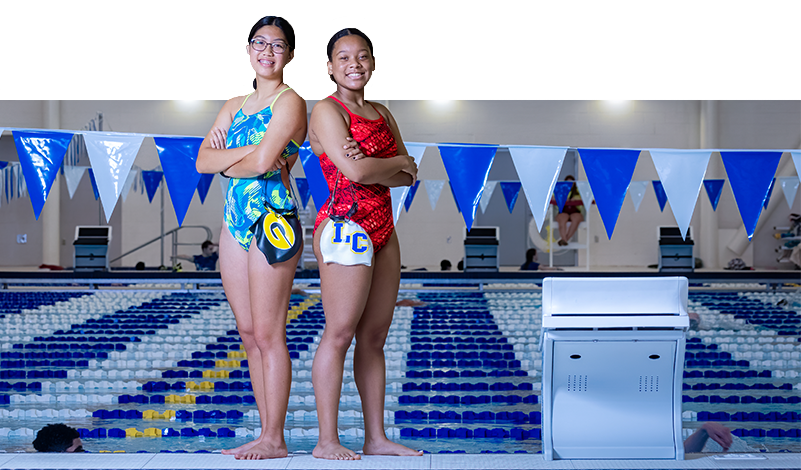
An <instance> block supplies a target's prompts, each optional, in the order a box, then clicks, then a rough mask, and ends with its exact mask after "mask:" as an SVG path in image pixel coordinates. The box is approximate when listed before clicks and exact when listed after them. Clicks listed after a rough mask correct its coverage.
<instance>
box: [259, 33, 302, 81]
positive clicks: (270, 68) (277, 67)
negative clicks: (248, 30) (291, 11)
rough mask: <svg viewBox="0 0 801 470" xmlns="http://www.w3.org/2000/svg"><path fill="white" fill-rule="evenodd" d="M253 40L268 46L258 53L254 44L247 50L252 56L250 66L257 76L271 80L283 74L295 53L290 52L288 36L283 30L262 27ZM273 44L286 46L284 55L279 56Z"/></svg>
mask: <svg viewBox="0 0 801 470" xmlns="http://www.w3.org/2000/svg"><path fill="white" fill-rule="evenodd" d="M253 40H257V41H260V42H262V43H264V44H266V45H267V46H266V48H265V49H264V50H263V51H257V50H256V48H255V47H253V45H252V43H251V44H248V46H247V50H248V54H249V55H250V65H251V66H252V67H253V70H255V71H256V75H258V76H260V77H264V78H270V77H273V76H275V75H276V74H280V73H281V72H283V69H284V66H285V65H286V64H288V63H289V61H290V60H292V57H294V51H290V50H289V46H288V43H287V39H286V36H284V33H283V31H281V28H279V27H277V26H262V27H261V28H259V30H258V31H256V34H254V35H253ZM271 44H280V45H282V46H284V52H283V54H277V53H276V50H275V49H276V48H274V47H272V46H271Z"/></svg>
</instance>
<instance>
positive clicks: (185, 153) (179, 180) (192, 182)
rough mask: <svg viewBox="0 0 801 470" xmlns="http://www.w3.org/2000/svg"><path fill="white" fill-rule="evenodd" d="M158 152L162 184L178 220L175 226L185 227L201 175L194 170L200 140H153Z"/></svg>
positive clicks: (162, 138)
mask: <svg viewBox="0 0 801 470" xmlns="http://www.w3.org/2000/svg"><path fill="white" fill-rule="evenodd" d="M153 141H154V142H155V144H156V150H158V152H159V160H160V161H161V169H162V171H164V182H165V183H167V189H168V190H169V191H170V199H171V200H172V208H173V209H174V210H175V217H176V218H177V219H178V226H180V225H181V224H183V223H184V217H186V211H187V210H188V209H189V204H191V203H192V196H194V194H195V190H197V183H198V181H200V173H198V172H197V169H195V164H196V162H197V153H198V151H199V150H200V144H202V143H203V138H202V137H153Z"/></svg>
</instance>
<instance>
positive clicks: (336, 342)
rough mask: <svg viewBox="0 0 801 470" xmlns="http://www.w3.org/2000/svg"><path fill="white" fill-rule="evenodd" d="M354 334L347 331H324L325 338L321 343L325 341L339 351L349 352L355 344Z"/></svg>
mask: <svg viewBox="0 0 801 470" xmlns="http://www.w3.org/2000/svg"><path fill="white" fill-rule="evenodd" d="M353 337H354V332H353V331H350V330H347V329H338V330H329V329H328V328H326V329H325V330H323V337H322V338H321V339H320V342H323V341H325V342H326V343H328V345H329V346H332V347H333V348H335V349H337V350H341V349H344V350H347V349H348V348H349V347H350V345H351V343H352V342H353Z"/></svg>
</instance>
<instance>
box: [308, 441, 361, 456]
mask: <svg viewBox="0 0 801 470" xmlns="http://www.w3.org/2000/svg"><path fill="white" fill-rule="evenodd" d="M312 455H313V456H315V457H316V458H318V459H327V460H361V458H362V456H361V455H359V454H357V453H356V452H353V451H352V450H350V449H348V448H347V447H344V446H342V444H340V443H339V442H331V443H328V444H324V443H321V442H318V443H317V446H316V447H315V448H314V450H313V451H312Z"/></svg>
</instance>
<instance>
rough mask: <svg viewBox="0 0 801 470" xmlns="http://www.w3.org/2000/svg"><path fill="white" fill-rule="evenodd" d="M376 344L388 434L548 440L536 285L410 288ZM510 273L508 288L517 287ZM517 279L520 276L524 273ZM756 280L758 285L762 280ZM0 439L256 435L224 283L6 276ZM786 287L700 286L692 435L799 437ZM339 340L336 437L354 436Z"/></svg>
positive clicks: (765, 445) (296, 308) (300, 344)
mask: <svg viewBox="0 0 801 470" xmlns="http://www.w3.org/2000/svg"><path fill="white" fill-rule="evenodd" d="M404 287H407V289H404V290H403V291H402V292H401V294H400V298H403V299H415V300H420V301H422V302H425V303H426V304H427V305H426V306H421V307H397V308H396V312H395V318H394V321H393V324H392V328H391V330H390V334H389V338H388V341H387V345H386V348H385V355H386V360H387V398H386V402H385V403H386V412H385V423H386V427H387V433H388V435H389V437H390V438H393V439H396V440H399V441H400V442H402V443H404V444H406V445H408V446H410V447H413V448H419V449H424V450H426V451H428V452H432V453H437V452H470V453H478V452H498V451H501V452H537V451H539V450H540V449H541V435H540V430H541V423H540V416H541V415H540V387H541V371H542V364H541V360H542V358H541V355H540V353H539V351H538V349H539V329H540V325H541V318H540V316H541V295H540V293H539V291H538V290H537V289H535V288H534V287H535V286H533V285H530V286H525V285H522V286H521V285H516V286H510V285H507V284H501V283H498V284H494V285H493V284H490V285H488V286H487V288H486V289H483V290H481V291H476V290H475V289H469V288H459V287H454V288H443V287H437V288H433V289H432V288H422V287H420V288H418V287H416V286H409V285H405V286H404ZM511 287H515V288H511ZM521 287H523V288H521ZM763 289H764V288H763ZM307 290H308V292H309V293H310V294H311V295H310V296H308V297H301V296H293V297H292V301H291V305H290V312H289V324H288V326H287V341H288V345H289V349H290V355H291V357H292V365H293V372H292V374H293V383H292V393H291V398H290V403H289V411H288V414H287V422H286V428H285V434H286V438H287V444H288V446H289V449H290V451H291V452H303V451H306V452H310V451H311V449H312V448H313V447H314V444H315V443H316V431H317V429H316V428H317V421H316V412H315V406H314V394H313V390H312V386H311V361H312V358H313V356H314V351H315V349H316V345H317V343H318V342H319V336H320V333H321V332H322V329H323V327H324V316H323V310H322V305H321V303H320V298H319V295H318V294H315V293H314V288H308V287H307ZM0 305H2V306H3V307H2V309H0V315H2V317H1V318H0V324H2V327H3V328H2V333H0V354H1V355H2V358H1V359H2V365H1V366H0V374H2V375H0V443H2V446H1V447H2V448H4V449H7V450H9V451H14V450H21V449H25V448H29V447H30V442H31V441H32V439H33V435H34V433H35V431H36V430H38V429H39V428H41V427H42V426H44V425H45V424H47V423H51V422H66V423H67V424H69V425H71V426H74V427H76V428H79V430H80V431H81V433H82V436H83V440H84V443H85V447H86V448H87V449H90V450H94V451H101V450H106V451H118V450H124V451H126V452H137V451H147V452H159V451H172V452H175V451H187V452H196V451H214V450H218V449H221V448H229V447H234V446H236V445H239V444H241V443H244V442H246V441H248V440H250V439H252V436H253V435H256V434H258V432H259V429H258V427H259V421H258V413H257V411H256V407H255V404H254V403H253V399H252V397H251V395H250V391H249V376H248V374H247V363H246V360H247V359H246V356H245V354H244V351H243V350H242V349H241V345H240V342H239V337H238V334H237V332H236V326H235V322H234V319H233V315H232V314H231V312H230V308H229V307H228V304H227V302H226V301H225V296H224V294H223V293H222V291H221V290H217V289H213V288H212V289H203V290H193V291H190V290H181V289H177V290H176V289H162V288H154V287H149V288H141V286H133V287H129V288H120V289H101V290H68V289H67V290H59V291H53V290H48V291H47V292H46V293H40V292H34V291H26V290H12V291H8V290H7V291H0ZM799 309H801V295H800V294H799V293H798V292H797V291H796V292H749V291H747V290H740V291H730V290H716V289H709V288H705V289H693V290H692V291H691V293H690V311H695V312H696V313H698V314H699V315H700V317H701V329H699V330H697V331H692V332H690V334H689V336H688V343H687V351H686V357H685V380H684V392H683V401H684V407H683V418H684V428H685V434H689V433H690V432H692V430H694V429H695V428H697V427H698V426H700V424H701V423H702V422H703V421H707V420H713V421H722V422H724V423H725V424H726V425H727V426H729V427H730V428H731V429H732V430H733V431H734V433H735V434H736V435H739V436H741V438H742V439H743V440H744V441H745V443H746V444H747V445H748V446H750V447H751V448H752V449H754V450H763V451H771V452H778V451H792V452H799V451H801V437H800V436H801V435H799V428H801V425H800V424H799V420H798V418H799V416H798V413H797V410H798V409H799V405H798V403H799V401H801V398H800V396H801V395H800V394H799V390H800V389H801V385H799V384H800V383H801V379H799V364H801V362H799V361H801V357H799V352H800V351H801V348H800V347H799V346H800V345H801V343H799V335H800V334H801V331H799V330H801V324H800V323H799V319H801V316H799ZM351 368H352V351H350V352H349V353H348V359H347V362H346V373H345V375H346V377H345V381H344V384H343V393H342V398H341V400H340V425H339V427H340V435H341V439H342V441H343V444H345V445H346V446H351V447H354V448H355V447H358V446H359V445H360V444H361V442H362V438H363V431H362V419H361V412H360V402H359V398H358V393H357V391H356V387H355V384H354V382H353V378H352V374H351V372H350V370H351Z"/></svg>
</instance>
